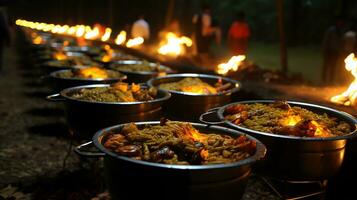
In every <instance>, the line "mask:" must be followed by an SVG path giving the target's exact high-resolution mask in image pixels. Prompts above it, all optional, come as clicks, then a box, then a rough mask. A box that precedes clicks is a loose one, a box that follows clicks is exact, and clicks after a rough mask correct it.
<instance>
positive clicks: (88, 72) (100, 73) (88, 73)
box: [78, 67, 108, 78]
mask: <svg viewBox="0 0 357 200" xmlns="http://www.w3.org/2000/svg"><path fill="white" fill-rule="evenodd" d="M78 74H79V75H80V76H82V77H85V78H108V74H107V72H106V71H105V70H104V69H101V68H99V67H87V68H83V69H80V70H79V72H78Z"/></svg>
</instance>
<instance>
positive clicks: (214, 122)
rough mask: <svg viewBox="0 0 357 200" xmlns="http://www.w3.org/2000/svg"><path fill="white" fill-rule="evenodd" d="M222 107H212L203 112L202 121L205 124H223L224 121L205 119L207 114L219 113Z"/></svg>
mask: <svg viewBox="0 0 357 200" xmlns="http://www.w3.org/2000/svg"><path fill="white" fill-rule="evenodd" d="M219 109H220V107H217V108H212V109H209V110H208V111H207V112H205V113H203V114H201V115H200V119H199V120H200V122H202V123H205V124H209V125H217V124H223V123H224V122H223V121H206V120H205V116H207V115H212V114H215V115H216V113H217V111H218V110H219Z"/></svg>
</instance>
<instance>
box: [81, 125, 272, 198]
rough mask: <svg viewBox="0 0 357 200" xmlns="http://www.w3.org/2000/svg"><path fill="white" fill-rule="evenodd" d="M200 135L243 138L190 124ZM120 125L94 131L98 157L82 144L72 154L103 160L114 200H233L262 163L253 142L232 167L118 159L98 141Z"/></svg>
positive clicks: (259, 146)
mask: <svg viewBox="0 0 357 200" xmlns="http://www.w3.org/2000/svg"><path fill="white" fill-rule="evenodd" d="M159 123H160V122H158V121H156V122H139V123H136V124H137V125H138V126H139V127H143V126H145V125H148V124H151V125H158V124H159ZM192 125H193V126H194V127H195V128H196V129H198V130H199V131H200V132H206V133H216V134H227V135H231V136H233V137H237V136H239V135H244V134H243V133H241V132H238V131H234V130H232V129H228V128H223V127H218V126H207V125H205V124H198V123H192ZM123 126H124V124H121V125H117V126H113V127H109V128H106V129H103V130H100V131H98V132H97V133H96V134H95V135H94V137H93V139H92V140H93V143H94V145H95V146H96V147H97V148H98V149H99V150H100V153H91V152H88V151H85V150H83V149H84V148H83V147H84V146H86V145H88V144H90V143H86V144H83V145H81V146H78V147H76V149H75V151H76V152H77V153H78V154H80V155H82V156H86V157H93V156H94V157H96V156H103V157H104V169H105V176H106V181H107V186H108V189H109V192H110V193H111V197H112V198H113V199H115V200H117V199H120V200H128V199H139V198H145V199H157V200H164V199H165V200H166V199H175V200H176V199H177V200H179V199H180V200H181V199H187V200H196V199H205V200H217V199H225V200H236V199H240V198H241V197H242V195H243V193H244V189H245V186H246V184H247V180H248V177H249V175H250V173H251V165H252V164H253V163H255V162H256V161H258V160H260V159H262V158H263V157H264V155H265V152H266V149H265V147H264V145H263V144H262V143H261V142H259V141H258V140H256V139H255V138H253V137H251V136H248V135H247V137H248V138H249V139H251V140H254V141H256V143H257V149H256V152H255V153H254V155H252V156H250V157H248V158H246V159H244V160H241V161H239V162H235V163H229V164H217V165H169V164H159V163H151V162H146V161H139V160H134V159H131V158H128V157H124V156H119V155H117V154H115V153H114V152H111V151H110V150H108V149H106V148H105V147H104V146H103V145H102V139H103V138H104V137H105V136H106V135H107V134H110V133H112V132H117V131H120V130H121V128H122V127H123Z"/></svg>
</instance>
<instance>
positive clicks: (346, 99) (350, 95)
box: [330, 53, 357, 106]
mask: <svg viewBox="0 0 357 200" xmlns="http://www.w3.org/2000/svg"><path fill="white" fill-rule="evenodd" d="M345 68H346V69H347V70H348V71H351V73H352V75H353V77H354V78H355V79H354V80H353V81H352V83H351V84H350V86H349V87H348V89H347V90H346V91H344V92H343V93H342V94H339V95H336V96H333V97H331V99H330V100H331V101H332V102H334V103H337V104H341V105H345V106H351V105H352V106H354V105H356V103H357V101H356V98H357V58H356V57H355V54H354V53H351V54H350V55H348V56H347V57H346V59H345Z"/></svg>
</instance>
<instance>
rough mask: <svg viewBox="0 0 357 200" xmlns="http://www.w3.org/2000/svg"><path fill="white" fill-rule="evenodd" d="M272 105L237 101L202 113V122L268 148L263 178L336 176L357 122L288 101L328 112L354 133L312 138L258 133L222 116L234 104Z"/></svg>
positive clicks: (320, 108)
mask: <svg viewBox="0 0 357 200" xmlns="http://www.w3.org/2000/svg"><path fill="white" fill-rule="evenodd" d="M272 102H274V100H252V101H241V102H236V103H232V104H228V105H225V106H222V107H220V108H216V109H213V110H211V111H209V112H207V113H205V114H203V115H202V116H201V117H200V119H201V121H203V122H205V123H208V124H226V125H228V126H230V127H232V128H234V129H236V130H239V131H242V132H244V133H247V134H249V135H252V136H254V137H256V138H258V139H259V140H260V141H262V142H263V143H264V144H265V145H266V146H267V148H268V153H267V157H266V160H265V162H262V163H261V164H262V165H261V166H260V167H259V168H258V170H259V171H260V173H262V174H263V175H266V176H271V177H274V178H279V179H283V180H288V181H320V180H325V179H329V178H331V177H332V176H334V175H335V174H336V173H337V172H338V170H339V169H340V167H341V165H342V162H343V159H344V155H345V146H346V143H347V140H349V139H352V138H353V137H356V136H357V131H356V124H357V120H356V119H355V118H354V117H352V116H351V115H349V114H347V113H345V112H341V111H338V110H334V109H331V108H328V107H323V106H319V105H315V104H310V103H302V102H294V101H288V103H289V104H290V105H291V106H299V107H302V108H306V109H308V110H310V111H312V112H315V113H319V114H323V113H326V114H328V115H329V116H332V117H336V118H338V119H340V120H344V121H346V122H347V123H349V124H350V125H351V126H352V127H353V128H354V129H353V131H352V132H351V133H349V134H347V135H344V136H337V137H324V138H312V137H296V136H289V135H278V134H272V133H266V132H260V131H255V130H252V129H248V128H245V127H242V126H239V125H236V124H234V123H232V122H230V121H227V120H225V119H224V116H223V113H224V111H225V110H226V108H227V107H229V106H231V105H236V104H251V103H272ZM208 114H213V115H216V116H217V117H218V119H219V121H218V122H207V121H206V120H204V116H205V115H208ZM206 117H207V116H206Z"/></svg>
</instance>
